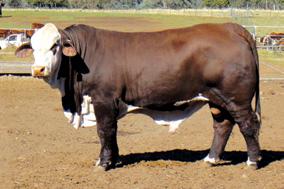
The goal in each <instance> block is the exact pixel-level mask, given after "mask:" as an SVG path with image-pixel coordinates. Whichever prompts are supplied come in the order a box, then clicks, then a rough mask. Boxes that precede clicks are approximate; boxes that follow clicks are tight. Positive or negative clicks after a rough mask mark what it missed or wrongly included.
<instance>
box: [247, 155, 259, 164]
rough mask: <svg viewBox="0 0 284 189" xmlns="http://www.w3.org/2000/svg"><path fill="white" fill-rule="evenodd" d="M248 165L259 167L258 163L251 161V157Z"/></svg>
mask: <svg viewBox="0 0 284 189" xmlns="http://www.w3.org/2000/svg"><path fill="white" fill-rule="evenodd" d="M246 163H247V165H248V166H256V165H257V162H255V161H251V160H250V159H249V157H248V160H247V162H246Z"/></svg>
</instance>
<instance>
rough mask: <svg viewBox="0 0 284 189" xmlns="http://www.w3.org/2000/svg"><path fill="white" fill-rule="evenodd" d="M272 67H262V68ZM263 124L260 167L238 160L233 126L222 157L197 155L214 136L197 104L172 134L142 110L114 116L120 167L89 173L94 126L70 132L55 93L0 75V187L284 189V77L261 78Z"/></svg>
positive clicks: (241, 148)
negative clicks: (212, 161) (209, 159)
mask: <svg viewBox="0 0 284 189" xmlns="http://www.w3.org/2000/svg"><path fill="white" fill-rule="evenodd" d="M272 71H273V70H269V68H268V67H264V66H263V65H262V66H261V72H262V74H263V73H267V74H270V72H271V73H272ZM261 100H262V101H261V103H262V114H263V125H262V129H261V133H260V142H261V147H262V153H263V160H262V162H261V168H260V169H259V170H256V171H255V170H251V169H248V168H247V167H246V165H245V163H244V162H245V161H246V147H245V142H244V139H243V138H242V136H241V135H240V132H239V129H238V127H237V126H235V128H234V130H233V133H232V135H231V137H230V140H229V143H228V145H227V148H226V152H225V154H224V161H222V162H221V163H220V164H219V165H218V166H214V167H209V166H208V165H206V164H205V163H204V162H203V161H202V159H203V158H204V157H205V156H206V155H207V153H208V148H209V147H210V145H211V140H212V137H213V128H212V119H211V116H210V113H209V110H208V107H204V108H203V109H202V110H201V111H199V112H197V113H196V114H195V115H193V117H191V118H189V119H187V120H186V121H185V122H184V123H183V124H182V126H181V127H180V128H179V129H178V130H177V132H176V133H174V134H171V133H169V132H168V128H167V127H165V126H164V127H163V126H157V125H155V124H154V122H153V121H152V120H151V119H150V118H149V117H147V116H145V115H139V114H129V115H127V116H126V117H124V118H123V119H121V120H120V121H119V131H118V143H119V147H120V154H121V157H122V162H123V167H120V168H116V169H114V170H110V171H108V172H96V171H94V162H95V160H96V158H98V155H99V149H100V144H99V139H98V137H97V134H96V128H95V127H93V128H85V129H79V130H75V129H73V128H72V127H71V126H70V125H69V124H68V123H67V120H66V119H65V117H64V116H63V112H62V109H61V101H60V96H59V93H58V91H56V90H52V89H51V88H50V87H49V86H48V85H47V84H45V83H44V82H43V81H42V80H39V79H33V78H31V77H14V76H9V77H8V76H2V77H0V112H1V113H0V136H1V139H0V141H1V142H0V188H3V189H4V188H5V189H6V188H44V189H46V188H58V189H59V188H68V189H70V188H71V189H72V188H80V189H81V188H86V189H89V188H90V189H93V188H98V189H100V188H109V189H120V188H121V189H124V188H125V189H130V188H133V189H136V188H137V189H138V188H139V189H152V188H153V189H159V188H169V189H182V188H184V189H203V188H204V189H208V188H210V189H212V188H218V189H227V188H230V189H241V188H251V189H252V188H255V189H265V188H267V189H284V159H283V158H284V137H283V134H284V126H283V121H284V117H283V116H284V108H283V109H282V106H283V107H284V81H262V82H261Z"/></svg>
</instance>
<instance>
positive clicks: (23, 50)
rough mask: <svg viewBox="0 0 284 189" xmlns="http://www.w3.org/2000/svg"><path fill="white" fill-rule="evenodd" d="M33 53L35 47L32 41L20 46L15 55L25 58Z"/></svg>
mask: <svg viewBox="0 0 284 189" xmlns="http://www.w3.org/2000/svg"><path fill="white" fill-rule="evenodd" d="M32 53H33V49H32V46H31V43H30V42H29V43H24V44H22V45H21V46H19V47H18V48H17V49H16V51H15V55H16V56H17V57H19V58H25V57H28V56H30V55H31V54H32Z"/></svg>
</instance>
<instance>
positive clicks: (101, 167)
mask: <svg viewBox="0 0 284 189" xmlns="http://www.w3.org/2000/svg"><path fill="white" fill-rule="evenodd" d="M121 165H122V163H121V161H117V162H116V163H113V162H111V161H107V162H103V163H102V162H101V160H100V159H99V160H97V162H96V164H95V170H98V171H108V170H110V169H114V168H115V167H119V166H121Z"/></svg>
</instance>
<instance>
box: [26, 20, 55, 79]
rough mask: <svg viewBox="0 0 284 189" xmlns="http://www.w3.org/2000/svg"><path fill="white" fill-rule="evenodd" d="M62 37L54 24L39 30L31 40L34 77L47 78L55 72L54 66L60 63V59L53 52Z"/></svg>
mask: <svg viewBox="0 0 284 189" xmlns="http://www.w3.org/2000/svg"><path fill="white" fill-rule="evenodd" d="M60 38H61V36H60V33H59V32H58V29H57V28H56V26H55V25H54V24H46V25H45V26H44V27H42V28H41V29H39V30H37V31H36V32H35V34H34V35H33V36H32V38H31V45H32V48H33V50H34V59H35V62H34V64H33V65H32V75H33V76H41V77H46V76H49V75H50V73H52V72H53V70H54V69H56V68H53V66H56V63H58V62H59V60H58V57H56V54H54V53H53V52H52V51H51V48H52V47H53V45H55V44H56V43H57V42H58V41H59V40H60ZM60 61H61V60H60Z"/></svg>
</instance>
